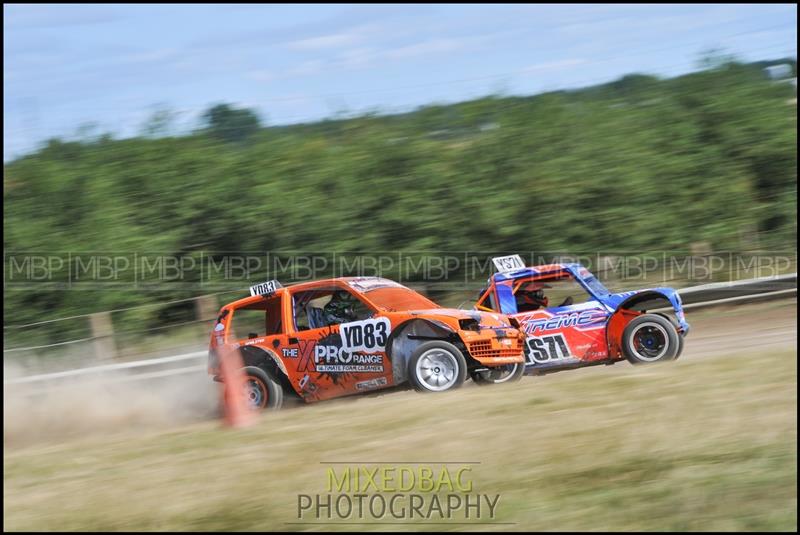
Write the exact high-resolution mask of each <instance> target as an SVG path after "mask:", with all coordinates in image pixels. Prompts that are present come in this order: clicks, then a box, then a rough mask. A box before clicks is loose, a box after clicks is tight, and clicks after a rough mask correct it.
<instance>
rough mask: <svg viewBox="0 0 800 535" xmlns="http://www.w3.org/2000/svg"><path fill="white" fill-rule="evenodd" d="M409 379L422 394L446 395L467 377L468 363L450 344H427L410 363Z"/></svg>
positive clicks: (413, 354) (415, 353) (416, 352)
mask: <svg viewBox="0 0 800 535" xmlns="http://www.w3.org/2000/svg"><path fill="white" fill-rule="evenodd" d="M408 377H409V381H410V382H411V385H412V386H413V387H414V388H415V389H416V390H417V391H419V392H444V391H446V390H452V389H453V388H458V387H459V386H461V385H462V384H463V383H464V380H465V379H466V378H467V361H466V360H465V359H464V355H462V354H461V351H459V349H458V348H457V347H456V346H454V345H453V344H450V343H448V342H442V341H439V340H436V341H431V342H425V343H424V344H422V345H420V346H419V347H417V348H416V349H415V350H414V353H412V354H411V358H410V359H409V360H408Z"/></svg>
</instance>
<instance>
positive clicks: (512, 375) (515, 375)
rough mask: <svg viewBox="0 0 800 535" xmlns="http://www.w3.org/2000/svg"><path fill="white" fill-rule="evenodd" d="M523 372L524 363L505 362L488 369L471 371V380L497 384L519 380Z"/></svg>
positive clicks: (485, 383) (476, 382)
mask: <svg viewBox="0 0 800 535" xmlns="http://www.w3.org/2000/svg"><path fill="white" fill-rule="evenodd" d="M524 373H525V363H524V362H517V363H515V364H506V365H505V366H497V367H495V368H489V369H488V370H480V371H475V372H472V380H473V381H474V382H475V384H478V385H497V384H500V383H513V382H516V381H519V380H520V378H521V377H522V375H523V374H524Z"/></svg>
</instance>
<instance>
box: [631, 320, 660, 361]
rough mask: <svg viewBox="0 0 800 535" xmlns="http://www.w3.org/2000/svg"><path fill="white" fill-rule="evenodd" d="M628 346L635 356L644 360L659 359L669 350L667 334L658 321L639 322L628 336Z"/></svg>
mask: <svg viewBox="0 0 800 535" xmlns="http://www.w3.org/2000/svg"><path fill="white" fill-rule="evenodd" d="M628 348H629V349H630V350H631V351H632V352H633V353H634V354H635V355H636V357H637V358H639V359H641V360H643V361H646V362H655V361H657V360H659V359H660V358H661V357H663V356H664V354H665V353H666V352H667V350H669V335H668V334H667V331H666V329H664V327H663V326H661V325H659V324H658V323H655V322H652V321H646V322H644V323H640V324H639V325H637V326H636V328H635V329H634V330H633V332H631V335H630V338H628Z"/></svg>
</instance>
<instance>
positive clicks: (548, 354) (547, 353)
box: [526, 334, 572, 362]
mask: <svg viewBox="0 0 800 535" xmlns="http://www.w3.org/2000/svg"><path fill="white" fill-rule="evenodd" d="M526 343H527V344H528V350H529V355H530V356H531V358H532V359H533V361H534V362H552V361H554V360H561V359H566V358H569V357H571V356H572V355H570V352H569V346H567V342H566V340H564V335H562V334H554V335H552V336H542V337H540V338H534V337H530V338H528V340H527V342H526Z"/></svg>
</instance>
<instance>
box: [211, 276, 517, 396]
mask: <svg viewBox="0 0 800 535" xmlns="http://www.w3.org/2000/svg"><path fill="white" fill-rule="evenodd" d="M341 290H344V291H346V292H348V293H349V294H351V296H353V297H355V298H356V299H357V300H358V301H359V303H358V306H359V307H361V309H362V310H363V314H362V316H361V317H359V318H358V319H357V320H356V321H350V322H343V323H341V324H336V323H333V324H327V325H324V326H317V325H311V323H312V322H311V321H310V320H309V322H308V323H309V325H305V324H302V325H301V323H304V322H305V319H306V315H307V314H308V309H311V310H312V311H313V310H316V309H314V307H311V303H312V302H313V300H309V301H307V302H305V304H304V299H305V298H306V297H309V298H310V297H313V296H315V295H316V293H315V292H320V293H323V292H331V291H333V292H337V291H341ZM245 310H249V311H253V310H255V311H257V314H260V313H261V311H262V310H263V312H264V316H265V324H264V326H263V329H260V330H259V332H258V333H250V334H249V335H247V336H244V337H243V336H242V333H237V332H235V330H236V325H237V314H242V315H243V313H242V312H241V311H245ZM309 317H310V316H309ZM515 323H516V322H515V320H510V319H509V318H508V317H507V316H505V315H503V314H498V313H494V312H492V313H486V312H477V311H474V310H456V309H446V308H442V307H440V306H439V305H437V304H435V303H434V302H432V301H430V300H429V299H427V298H425V297H423V296H422V295H420V294H418V293H416V292H414V291H413V290H411V289H409V288H406V287H404V286H401V285H399V284H397V283H395V282H393V281H389V280H387V279H380V278H377V277H345V278H337V279H328V280H321V281H314V282H308V283H301V284H295V285H290V286H288V287H285V288H279V289H277V290H275V291H274V292H272V293H270V294H269V295H256V296H252V297H246V298H244V299H240V300H238V301H234V302H232V303H229V304H227V305H225V306H224V307H222V308H221V309H220V313H219V316H218V318H217V320H216V322H215V324H214V330H213V331H212V335H211V343H210V348H209V350H210V353H209V373H210V374H212V375H214V376H218V375H219V365H218V363H219V360H218V357H217V356H216V355H218V354H221V353H223V352H224V350H231V349H232V350H238V351H239V352H240V353H241V354H242V356H243V359H244V361H245V365H247V366H251V365H252V366H260V367H265V368H267V369H270V368H271V369H272V373H273V375H277V374H278V373H280V374H281V375H282V376H283V377H282V378H280V380H282V381H284V384H286V383H287V382H288V384H289V385H291V388H292V389H293V390H294V391H295V392H296V393H297V394H298V395H299V396H300V397H301V398H303V399H304V400H306V401H318V400H323V399H329V398H334V397H339V396H344V395H350V394H356V393H361V392H366V391H372V390H378V389H383V388H388V387H391V386H394V385H396V384H399V383H400V382H403V381H404V380H405V378H404V375H403V373H402V372H403V370H402V369H401V367H402V365H403V362H404V360H403V359H404V358H407V357H408V355H407V353H408V352H409V350H410V349H409V348H412V347H413V345H414V344H415V343H416V344H419V343H422V342H424V341H426V340H431V339H441V340H446V341H448V342H451V343H453V344H454V345H456V346H457V347H459V348H460V349H461V350H462V353H463V354H464V357H465V359H466V360H467V365H468V369H475V368H481V367H495V366H502V365H507V364H514V363H521V362H524V357H523V349H524V341H525V334H524V332H522V331H521V330H520V329H519V328H518V327H519V325H518V324H516V325H515ZM253 334H255V336H252V335H253ZM354 344H355V345H354ZM398 378H399V379H398ZM277 379H278V378H276V380H277Z"/></svg>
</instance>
